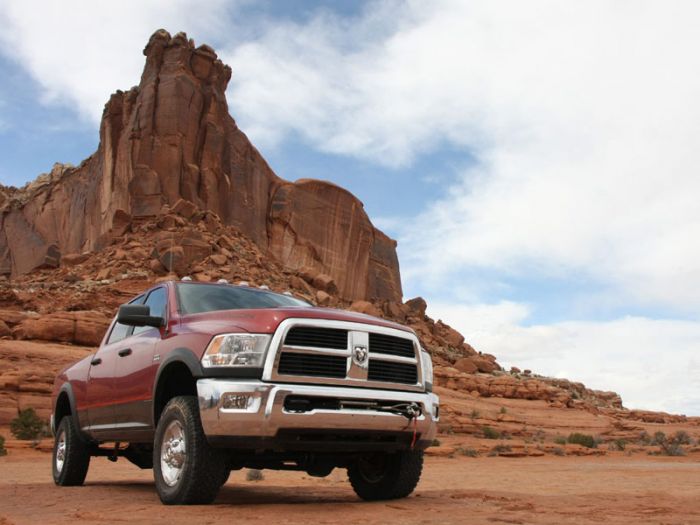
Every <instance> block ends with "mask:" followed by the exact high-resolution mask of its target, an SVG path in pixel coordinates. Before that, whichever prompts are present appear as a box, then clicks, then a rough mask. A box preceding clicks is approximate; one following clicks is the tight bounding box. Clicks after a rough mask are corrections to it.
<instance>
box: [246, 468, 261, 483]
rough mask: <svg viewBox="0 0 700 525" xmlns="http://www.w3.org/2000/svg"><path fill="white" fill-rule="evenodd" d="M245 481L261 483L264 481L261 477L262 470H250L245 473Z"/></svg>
mask: <svg viewBox="0 0 700 525" xmlns="http://www.w3.org/2000/svg"><path fill="white" fill-rule="evenodd" d="M245 479H246V481H262V480H263V479H265V476H264V475H263V472H262V470H258V469H256V468H251V469H249V470H248V472H247V473H246V475H245Z"/></svg>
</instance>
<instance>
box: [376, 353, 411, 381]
mask: <svg viewBox="0 0 700 525" xmlns="http://www.w3.org/2000/svg"><path fill="white" fill-rule="evenodd" d="M367 379H369V380H370V381H387V382H390V383H404V384H407V385H413V384H415V383H416V382H417V381H418V368H417V367H416V365H415V364H406V363H394V362H392V361H380V360H378V359H370V360H369V373H368V374H367Z"/></svg>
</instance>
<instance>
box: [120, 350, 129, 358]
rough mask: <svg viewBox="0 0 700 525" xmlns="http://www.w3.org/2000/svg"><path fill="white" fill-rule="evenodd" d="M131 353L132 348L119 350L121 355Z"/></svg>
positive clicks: (124, 355)
mask: <svg viewBox="0 0 700 525" xmlns="http://www.w3.org/2000/svg"><path fill="white" fill-rule="evenodd" d="M128 355H131V348H125V349H124V350H119V357H126V356H128Z"/></svg>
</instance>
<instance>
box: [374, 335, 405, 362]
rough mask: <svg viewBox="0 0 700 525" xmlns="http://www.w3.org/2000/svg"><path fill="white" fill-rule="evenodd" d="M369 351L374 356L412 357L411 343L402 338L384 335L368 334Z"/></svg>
mask: <svg viewBox="0 0 700 525" xmlns="http://www.w3.org/2000/svg"><path fill="white" fill-rule="evenodd" d="M369 351H370V352H372V353H374V354H387V355H397V356H400V357H414V354H415V350H414V349H413V341H411V340H410V339H404V338H403V337H394V336H392V335H384V334H373V333H370V334H369Z"/></svg>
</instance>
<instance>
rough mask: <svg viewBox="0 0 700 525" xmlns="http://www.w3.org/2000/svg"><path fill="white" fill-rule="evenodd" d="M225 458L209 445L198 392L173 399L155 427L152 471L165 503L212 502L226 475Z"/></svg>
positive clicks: (159, 494) (189, 503)
mask: <svg viewBox="0 0 700 525" xmlns="http://www.w3.org/2000/svg"><path fill="white" fill-rule="evenodd" d="M223 468H224V462H223V461H222V458H221V457H220V456H219V454H218V453H217V451H216V450H215V449H213V448H211V447H210V446H209V443H207V439H206V436H205V435H204V431H203V430H202V423H201V420H200V417H199V406H198V404H197V398H196V397H195V396H178V397H174V398H173V399H171V400H170V402H169V403H168V404H167V405H166V406H165V408H164V409H163V413H162V414H161V416H160V420H159V421H158V426H157V427H156V435H155V443H154V446H153V475H154V478H155V482H156V490H157V491H158V496H160V500H161V501H162V502H163V503H165V504H166V505H191V504H206V503H211V502H212V501H214V499H215V498H216V495H217V494H218V492H219V488H220V487H221V485H220V482H221V479H222V478H223Z"/></svg>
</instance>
